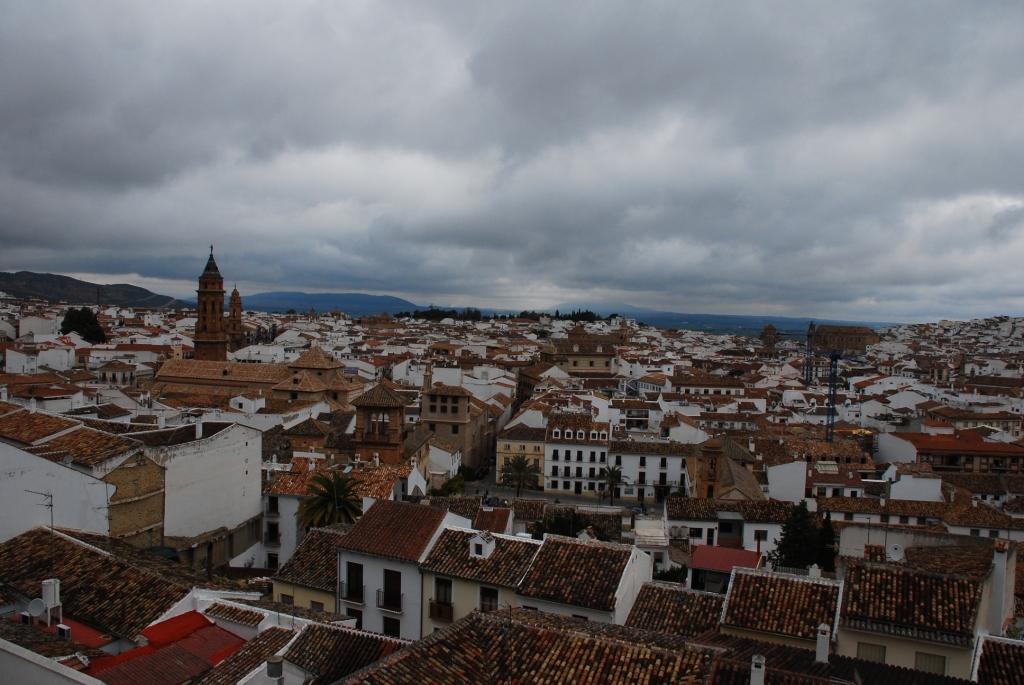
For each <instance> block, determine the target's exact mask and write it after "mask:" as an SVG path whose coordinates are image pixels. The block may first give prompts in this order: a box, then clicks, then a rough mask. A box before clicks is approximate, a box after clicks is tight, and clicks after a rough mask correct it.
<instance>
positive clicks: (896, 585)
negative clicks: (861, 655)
mask: <svg viewBox="0 0 1024 685" xmlns="http://www.w3.org/2000/svg"><path fill="white" fill-rule="evenodd" d="M845 583H846V584H845V589H844V597H843V605H842V621H843V624H844V625H846V626H849V627H850V628H854V629H857V630H869V631H874V632H880V633H887V634H891V635H898V636H903V637H909V638H914V639H921V640H930V641H933V642H941V643H946V644H954V645H960V646H967V645H970V643H971V639H972V638H973V636H974V624H975V620H976V618H977V614H978V605H979V603H980V602H981V585H980V584H979V583H978V582H977V581H975V580H971V579H968V578H964V577H961V576H950V575H942V574H936V573H925V572H922V571H912V570H908V569H902V568H898V567H895V566H891V565H885V564H872V563H852V564H850V565H849V567H848V569H847V574H846V580H845Z"/></svg>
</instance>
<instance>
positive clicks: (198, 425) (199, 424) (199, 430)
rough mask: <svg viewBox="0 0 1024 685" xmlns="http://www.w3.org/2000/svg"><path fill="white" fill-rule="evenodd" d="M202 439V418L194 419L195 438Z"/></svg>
mask: <svg viewBox="0 0 1024 685" xmlns="http://www.w3.org/2000/svg"><path fill="white" fill-rule="evenodd" d="M202 439H203V420H202V419H196V440H202Z"/></svg>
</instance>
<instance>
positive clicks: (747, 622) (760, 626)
mask: <svg viewBox="0 0 1024 685" xmlns="http://www.w3.org/2000/svg"><path fill="white" fill-rule="evenodd" d="M839 587H840V585H839V583H838V582H837V581H830V580H825V579H811V578H806V577H803V576H791V575H788V574H782V573H769V572H764V571H746V570H743V569H739V568H737V569H736V570H735V571H734V572H733V576H732V581H731V582H730V583H729V591H728V593H727V594H726V599H725V610H724V612H723V614H722V625H723V626H731V627H735V628H743V629H746V630H754V631H758V632H762V633H774V634H776V635H785V636H787V637H795V638H801V639H804V640H814V639H815V637H816V636H817V632H818V626H819V625H821V624H822V623H824V624H825V625H827V626H829V629H830V630H831V629H832V627H833V626H834V625H835V618H836V612H837V611H838V610H839V607H838V604H839Z"/></svg>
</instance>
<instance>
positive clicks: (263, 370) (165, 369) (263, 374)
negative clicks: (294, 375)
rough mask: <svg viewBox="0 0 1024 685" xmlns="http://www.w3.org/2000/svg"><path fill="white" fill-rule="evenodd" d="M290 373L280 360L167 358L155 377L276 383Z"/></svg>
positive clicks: (163, 378) (163, 379)
mask: <svg viewBox="0 0 1024 685" xmlns="http://www.w3.org/2000/svg"><path fill="white" fill-rule="evenodd" d="M289 376H291V371H289V369H288V367H287V366H285V365H284V364H247V363H245V362H217V361H201V360H198V359H168V360H167V361H165V362H164V364H163V366H161V367H160V370H159V371H158V372H157V374H156V380H157V381H158V382H159V381H167V380H169V379H172V378H173V379H189V380H204V381H217V382H219V383H222V384H225V385H228V384H230V385H237V384H238V383H257V384H271V385H274V384H277V383H280V382H281V381H283V380H285V379H287V378H288V377H289Z"/></svg>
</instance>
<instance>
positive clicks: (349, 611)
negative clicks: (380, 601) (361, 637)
mask: <svg viewBox="0 0 1024 685" xmlns="http://www.w3.org/2000/svg"><path fill="white" fill-rule="evenodd" d="M345 615H346V616H348V617H349V618H354V619H355V620H356V628H358V629H359V630H362V629H363V612H362V611H360V610H359V609H353V608H352V607H348V608H346V609H345Z"/></svg>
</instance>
